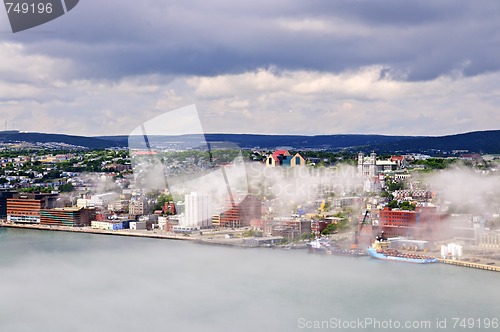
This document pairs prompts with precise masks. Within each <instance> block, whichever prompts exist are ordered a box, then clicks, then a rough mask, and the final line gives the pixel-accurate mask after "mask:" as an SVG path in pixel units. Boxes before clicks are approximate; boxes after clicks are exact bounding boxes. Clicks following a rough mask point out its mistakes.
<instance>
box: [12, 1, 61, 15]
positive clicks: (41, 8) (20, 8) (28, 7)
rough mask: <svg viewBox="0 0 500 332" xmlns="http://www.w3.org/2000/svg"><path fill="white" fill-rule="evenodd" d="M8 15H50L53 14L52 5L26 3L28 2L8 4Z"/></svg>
mask: <svg viewBox="0 0 500 332" xmlns="http://www.w3.org/2000/svg"><path fill="white" fill-rule="evenodd" d="M5 6H6V7H7V14H10V13H11V12H13V13H17V14H50V13H52V4H51V3H50V2H49V3H41V2H40V3H37V4H35V3H26V2H18V3H13V2H6V3H5Z"/></svg>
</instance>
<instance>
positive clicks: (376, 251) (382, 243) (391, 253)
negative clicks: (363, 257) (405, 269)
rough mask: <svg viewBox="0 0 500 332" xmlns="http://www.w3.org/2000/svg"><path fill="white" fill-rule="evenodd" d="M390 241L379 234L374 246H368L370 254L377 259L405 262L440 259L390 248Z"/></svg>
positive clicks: (430, 261)
mask: <svg viewBox="0 0 500 332" xmlns="http://www.w3.org/2000/svg"><path fill="white" fill-rule="evenodd" d="M389 245H390V241H389V240H388V239H387V238H386V237H385V236H384V234H383V233H382V234H381V235H379V236H377V238H376V239H375V241H374V242H373V244H372V246H371V247H370V248H368V254H369V255H370V256H371V257H373V258H376V259H383V260H389V261H396V262H404V263H417V264H426V263H437V262H438V259H437V258H436V257H433V256H427V255H419V254H409V253H403V252H400V251H398V250H396V249H392V248H389Z"/></svg>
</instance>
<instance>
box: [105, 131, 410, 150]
mask: <svg viewBox="0 0 500 332" xmlns="http://www.w3.org/2000/svg"><path fill="white" fill-rule="evenodd" d="M98 138H99V139H103V140H109V141H112V142H114V143H115V144H118V145H122V146H126V145H127V144H128V136H100V137H98ZM416 138H418V137H411V136H384V135H321V136H299V135H256V134H205V139H206V141H208V142H231V143H234V144H237V145H238V146H239V147H241V148H244V149H250V148H263V149H274V148H276V147H278V146H287V147H291V148H295V149H307V148H309V149H340V148H348V147H355V146H367V145H376V144H384V143H391V142H396V141H400V140H411V139H416ZM149 139H150V141H152V142H162V143H165V144H167V143H173V142H179V141H183V142H189V143H194V142H195V141H197V142H199V141H200V137H199V135H180V136H152V137H149Z"/></svg>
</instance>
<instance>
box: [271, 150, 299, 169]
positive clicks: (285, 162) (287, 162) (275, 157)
mask: <svg viewBox="0 0 500 332" xmlns="http://www.w3.org/2000/svg"><path fill="white" fill-rule="evenodd" d="M305 164H306V160H305V159H304V157H302V156H301V155H300V154H299V153H296V154H295V155H293V156H292V155H291V154H290V152H288V151H287V150H276V151H275V152H274V153H273V154H270V155H269V156H267V158H266V166H268V167H277V166H281V167H297V166H305Z"/></svg>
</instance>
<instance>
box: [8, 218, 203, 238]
mask: <svg viewBox="0 0 500 332" xmlns="http://www.w3.org/2000/svg"><path fill="white" fill-rule="evenodd" d="M0 227H5V228H17V229H33V230H39V231H56V232H69V233H86V234H98V235H113V236H130V237H140V238H150V239H166V240H182V241H191V242H194V241H195V240H196V239H194V238H191V237H187V236H182V235H173V234H165V233H156V232H155V231H134V230H128V229H127V230H116V231H111V230H103V229H93V228H90V227H69V226H52V227H51V226H46V225H40V224H33V225H30V224H12V223H6V222H0Z"/></svg>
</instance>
